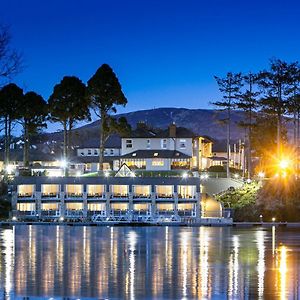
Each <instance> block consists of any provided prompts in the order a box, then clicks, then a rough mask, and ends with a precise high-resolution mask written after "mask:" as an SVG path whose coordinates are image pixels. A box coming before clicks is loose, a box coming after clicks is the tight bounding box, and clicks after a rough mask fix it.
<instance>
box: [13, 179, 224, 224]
mask: <svg viewBox="0 0 300 300" xmlns="http://www.w3.org/2000/svg"><path fill="white" fill-rule="evenodd" d="M12 205H13V216H14V217H15V218H17V219H38V220H63V219H67V220H72V219H73V220H88V221H108V220H112V221H113V220H123V221H128V222H130V221H151V220H154V219H161V220H171V221H176V220H181V219H184V218H188V219H193V220H199V219H201V218H204V217H215V218H222V216H223V212H222V206H221V205H219V204H218V203H217V204H216V203H213V204H212V205H209V206H208V205H207V201H206V202H203V203H202V201H201V194H200V180H199V178H163V179H162V178H137V177H135V178H101V177H90V178H77V177H63V178H47V177H18V178H16V179H15V182H14V185H13V201H12Z"/></svg>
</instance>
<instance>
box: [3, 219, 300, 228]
mask: <svg viewBox="0 0 300 300" xmlns="http://www.w3.org/2000/svg"><path fill="white" fill-rule="evenodd" d="M16 225H26V226H28V225H37V226H41V225H48V226H91V227H92V226H94V227H97V226H123V227H124V226H128V227H146V226H151V227H152V226H159V227H161V226H173V227H201V226H205V227H239V228H252V227H267V228H270V227H272V226H275V227H287V228H300V222H232V223H227V224H226V223H205V222H203V223H201V222H200V223H182V222H164V223H138V222H131V223H129V222H28V221H24V222H17V221H0V227H5V226H16Z"/></svg>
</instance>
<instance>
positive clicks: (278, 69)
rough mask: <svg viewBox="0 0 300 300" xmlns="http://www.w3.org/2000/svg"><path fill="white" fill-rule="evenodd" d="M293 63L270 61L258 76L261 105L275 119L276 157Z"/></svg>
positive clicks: (280, 146) (279, 146)
mask: <svg viewBox="0 0 300 300" xmlns="http://www.w3.org/2000/svg"><path fill="white" fill-rule="evenodd" d="M294 67H295V63H287V62H285V61H282V60H280V59H272V60H271V61H270V68H269V70H265V71H262V72H260V73H259V75H258V84H259V86H260V88H261V89H262V92H263V93H264V96H263V99H262V100H261V105H262V107H263V109H264V111H265V112H267V113H268V114H270V113H272V114H273V115H274V116H276V119H277V155H278V157H280V156H281V152H282V143H281V133H282V127H283V125H284V124H283V123H284V118H283V115H284V114H285V113H286V111H287V99H288V97H289V95H290V93H291V85H292V84H293V76H292V71H293V68H294Z"/></svg>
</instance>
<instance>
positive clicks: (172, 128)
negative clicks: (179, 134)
mask: <svg viewBox="0 0 300 300" xmlns="http://www.w3.org/2000/svg"><path fill="white" fill-rule="evenodd" d="M169 137H171V138H175V137H176V125H175V123H174V122H173V123H172V124H171V125H170V126H169Z"/></svg>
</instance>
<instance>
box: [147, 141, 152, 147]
mask: <svg viewBox="0 0 300 300" xmlns="http://www.w3.org/2000/svg"><path fill="white" fill-rule="evenodd" d="M150 148H151V140H150V139H148V140H147V149H150Z"/></svg>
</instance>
